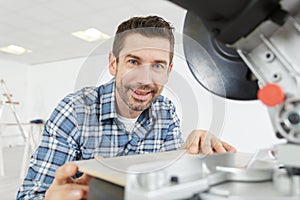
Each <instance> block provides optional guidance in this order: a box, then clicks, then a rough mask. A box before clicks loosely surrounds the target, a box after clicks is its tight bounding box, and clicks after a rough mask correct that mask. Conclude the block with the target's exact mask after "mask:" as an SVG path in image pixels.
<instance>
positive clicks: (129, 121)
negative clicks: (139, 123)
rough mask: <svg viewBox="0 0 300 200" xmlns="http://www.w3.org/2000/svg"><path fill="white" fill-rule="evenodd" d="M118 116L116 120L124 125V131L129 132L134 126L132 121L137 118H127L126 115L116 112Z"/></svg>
mask: <svg viewBox="0 0 300 200" xmlns="http://www.w3.org/2000/svg"><path fill="white" fill-rule="evenodd" d="M117 116H118V120H119V121H120V122H122V123H123V124H124V125H125V128H126V131H128V132H130V131H131V130H132V129H133V127H134V123H135V122H136V120H137V118H138V117H137V118H127V117H123V116H121V115H119V114H117Z"/></svg>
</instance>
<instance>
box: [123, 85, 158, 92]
mask: <svg viewBox="0 0 300 200" xmlns="http://www.w3.org/2000/svg"><path fill="white" fill-rule="evenodd" d="M126 88H127V89H131V90H133V91H135V90H139V89H140V90H147V91H150V92H152V93H156V92H157V89H156V88H155V87H153V86H150V85H127V86H126Z"/></svg>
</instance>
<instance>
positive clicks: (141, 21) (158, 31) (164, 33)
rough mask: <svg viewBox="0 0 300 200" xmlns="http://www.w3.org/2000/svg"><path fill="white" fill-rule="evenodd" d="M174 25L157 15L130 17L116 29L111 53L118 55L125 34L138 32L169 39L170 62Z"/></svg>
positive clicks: (172, 52)
mask: <svg viewBox="0 0 300 200" xmlns="http://www.w3.org/2000/svg"><path fill="white" fill-rule="evenodd" d="M173 30H174V27H172V26H171V24H170V23H169V22H167V21H165V20H164V19H163V18H161V17H158V16H147V17H132V18H130V19H128V20H126V21H124V22H122V23H121V24H120V25H119V26H118V29H117V31H116V35H115V38H114V42H113V54H114V56H116V57H117V61H118V57H119V54H120V51H121V49H122V48H123V43H124V40H125V38H126V36H127V35H129V34H132V33H138V34H141V35H143V36H146V37H163V38H166V39H168V40H169V41H170V63H171V62H172V60H173V54H174V40H175V39H174V34H173Z"/></svg>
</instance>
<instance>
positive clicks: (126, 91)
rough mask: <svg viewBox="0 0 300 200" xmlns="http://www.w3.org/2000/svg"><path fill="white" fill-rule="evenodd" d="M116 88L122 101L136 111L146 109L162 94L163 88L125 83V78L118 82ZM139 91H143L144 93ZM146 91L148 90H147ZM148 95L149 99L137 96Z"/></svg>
mask: <svg viewBox="0 0 300 200" xmlns="http://www.w3.org/2000/svg"><path fill="white" fill-rule="evenodd" d="M116 89H117V92H118V94H119V96H120V97H121V99H122V101H123V102H124V103H125V104H126V105H127V106H128V108H129V109H131V110H134V111H144V110H145V109H147V108H149V106H150V105H151V103H152V102H153V101H154V100H155V99H156V98H157V97H158V96H159V95H160V92H161V91H162V88H158V87H155V86H152V85H141V84H130V83H124V80H123V79H120V80H119V81H118V82H116ZM139 91H143V92H142V93H141V92H139ZM145 91H146V92H145ZM141 94H144V95H147V96H148V98H147V99H139V98H135V96H136V95H141Z"/></svg>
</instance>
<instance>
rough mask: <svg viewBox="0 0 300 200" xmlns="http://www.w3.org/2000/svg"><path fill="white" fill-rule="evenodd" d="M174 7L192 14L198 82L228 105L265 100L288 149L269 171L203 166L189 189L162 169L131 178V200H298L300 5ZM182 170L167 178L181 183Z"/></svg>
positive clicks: (189, 30) (188, 3)
mask: <svg viewBox="0 0 300 200" xmlns="http://www.w3.org/2000/svg"><path fill="white" fill-rule="evenodd" d="M170 1H171V2H173V3H175V4H177V5H179V6H181V7H183V8H185V9H186V10H187V14H186V18H185V23H184V35H186V36H188V37H184V38H183V44H184V52H185V57H186V59H187V61H188V65H189V68H190V70H191V72H192V73H193V75H194V77H195V78H196V80H197V81H198V82H199V83H200V84H201V85H202V86H204V87H205V88H206V89H207V90H209V91H210V92H212V93H214V94H216V95H219V96H222V97H225V98H229V99H235V100H251V99H256V98H258V99H260V100H261V101H262V102H263V103H264V104H265V105H266V106H267V107H268V112H269V115H270V118H271V121H272V124H273V128H274V130H275V134H276V136H277V137H279V138H283V139H285V140H286V142H285V143H284V144H278V145H275V147H274V149H272V150H270V151H268V153H270V154H271V155H270V157H273V161H276V162H274V163H273V165H269V166H267V165H263V166H254V167H253V166H248V168H246V169H237V168H232V167H230V166H228V165H227V166H226V165H223V164H224V163H223V164H222V163H219V164H218V165H215V168H214V169H213V170H208V171H207V173H205V170H204V168H205V167H204V168H203V166H204V165H203V163H206V161H201V162H200V161H199V162H200V163H198V165H196V164H195V163H194V165H196V166H201V167H199V171H198V172H199V173H200V171H201V173H200V174H197V172H195V170H197V168H194V169H193V170H189V172H188V173H187V174H185V175H183V176H184V177H189V178H186V179H185V181H183V182H180V181H178V180H177V179H176V178H172V177H171V176H169V177H166V175H164V174H163V172H161V171H159V170H156V171H153V172H152V173H148V174H146V175H136V174H131V175H130V174H129V175H128V179H127V184H126V189H125V194H126V198H127V199H136V198H139V199H158V198H162V199H300V82H299V81H300V53H299V52H300V1H299V0H285V1H284V0H282V1H280V0H226V1H224V0H210V1H207V0H197V1H196V0H170ZM191 40H194V41H196V42H197V43H199V44H200V45H201V46H202V47H203V48H204V49H206V50H207V51H208V53H209V55H210V56H211V57H212V59H213V60H214V62H215V63H216V67H217V71H218V72H216V70H215V69H212V68H210V67H207V66H205V65H203V64H202V63H201V59H198V58H199V56H197V53H198V52H199V51H198V49H197V47H195V46H193V45H190V44H191V42H190V41H191ZM201 73H203V74H204V75H205V74H206V75H207V74H209V75H210V76H213V75H214V74H217V73H218V74H219V75H220V77H221V82H222V84H221V83H220V79H214V78H211V79H207V80H205V81H204V80H203V79H201V77H202V75H201ZM220 87H223V88H220ZM270 157H269V158H270ZM216 159H218V158H216ZM187 163H188V162H185V163H181V164H178V165H182V166H184V165H185V166H187ZM275 163H276V164H275ZM205 165H207V163H206V164H205ZM182 166H181V167H182ZM144 167H146V165H138V166H135V168H138V169H143V168H144ZM177 167H178V166H177ZM183 168H184V167H183ZM200 168H201V169H200ZM176 169H177V168H176V167H173V168H172V167H170V168H169V169H167V170H166V171H169V172H171V174H173V175H172V176H173V177H177V176H176V174H177V175H178V176H180V174H181V173H183V172H180V171H178V170H176ZM185 173H186V171H185ZM143 177H144V178H143ZM143 179H145V180H143ZM162 179H163V180H168V181H167V183H164V184H162V182H163V181H162ZM195 184H196V185H197V184H198V188H197V186H196V185H195ZM174 188H176V190H175V189H174ZM197 189H198V190H197ZM176 191H181V192H179V193H178V192H176ZM166 194H168V195H166ZM179 194H181V195H179ZM184 194H185V195H184Z"/></svg>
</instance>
